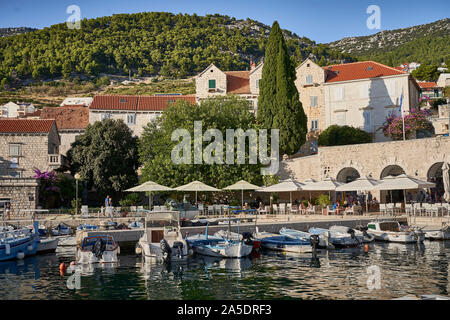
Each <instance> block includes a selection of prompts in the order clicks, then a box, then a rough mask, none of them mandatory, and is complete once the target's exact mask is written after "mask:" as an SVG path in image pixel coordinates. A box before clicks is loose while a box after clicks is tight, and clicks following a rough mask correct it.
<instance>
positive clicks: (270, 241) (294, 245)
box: [261, 235, 312, 253]
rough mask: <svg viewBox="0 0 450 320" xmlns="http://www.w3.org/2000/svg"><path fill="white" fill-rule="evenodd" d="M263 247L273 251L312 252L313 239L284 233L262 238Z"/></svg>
mask: <svg viewBox="0 0 450 320" xmlns="http://www.w3.org/2000/svg"><path fill="white" fill-rule="evenodd" d="M261 247H262V248H264V249H268V250H273V251H284V252H296V253H306V252H312V246H311V241H310V240H309V239H300V238H293V237H287V236H284V235H279V236H274V237H266V238H264V239H261Z"/></svg>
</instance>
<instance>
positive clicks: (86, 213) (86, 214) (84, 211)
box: [81, 206, 89, 218]
mask: <svg viewBox="0 0 450 320" xmlns="http://www.w3.org/2000/svg"><path fill="white" fill-rule="evenodd" d="M81 216H82V217H83V218H87V217H89V208H88V206H81Z"/></svg>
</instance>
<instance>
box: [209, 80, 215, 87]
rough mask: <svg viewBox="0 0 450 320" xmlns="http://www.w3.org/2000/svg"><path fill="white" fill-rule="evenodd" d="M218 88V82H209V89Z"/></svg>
mask: <svg viewBox="0 0 450 320" xmlns="http://www.w3.org/2000/svg"><path fill="white" fill-rule="evenodd" d="M215 88H216V80H209V89H215Z"/></svg>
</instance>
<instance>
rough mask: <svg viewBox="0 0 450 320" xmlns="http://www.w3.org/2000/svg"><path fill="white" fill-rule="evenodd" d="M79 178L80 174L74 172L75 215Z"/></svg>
mask: <svg viewBox="0 0 450 320" xmlns="http://www.w3.org/2000/svg"><path fill="white" fill-rule="evenodd" d="M79 179H80V174H79V173H75V181H76V183H75V185H76V188H75V190H76V192H75V215H78V180H79Z"/></svg>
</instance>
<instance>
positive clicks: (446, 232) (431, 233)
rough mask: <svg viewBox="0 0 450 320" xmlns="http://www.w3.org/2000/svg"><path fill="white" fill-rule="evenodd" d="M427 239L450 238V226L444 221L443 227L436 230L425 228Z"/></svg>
mask: <svg viewBox="0 0 450 320" xmlns="http://www.w3.org/2000/svg"><path fill="white" fill-rule="evenodd" d="M423 232H424V234H425V239H428V240H450V226H449V225H447V224H446V223H443V226H442V228H440V229H434V230H423Z"/></svg>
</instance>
